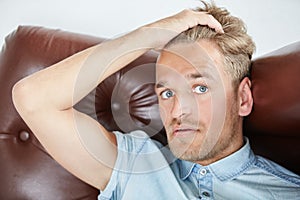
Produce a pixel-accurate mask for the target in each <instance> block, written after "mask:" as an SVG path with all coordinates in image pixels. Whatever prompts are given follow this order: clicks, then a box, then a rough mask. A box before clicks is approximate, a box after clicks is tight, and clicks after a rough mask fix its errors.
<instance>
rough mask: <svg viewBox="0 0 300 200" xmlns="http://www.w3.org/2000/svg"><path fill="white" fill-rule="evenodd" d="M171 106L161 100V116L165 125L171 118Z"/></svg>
mask: <svg viewBox="0 0 300 200" xmlns="http://www.w3.org/2000/svg"><path fill="white" fill-rule="evenodd" d="M169 109H170V106H168V105H167V104H166V103H165V102H163V101H159V114H160V118H161V120H162V122H163V124H164V125H165V124H166V123H167V122H168V121H169V120H170V119H168V118H170V116H171V115H170V114H168V113H170V110H169Z"/></svg>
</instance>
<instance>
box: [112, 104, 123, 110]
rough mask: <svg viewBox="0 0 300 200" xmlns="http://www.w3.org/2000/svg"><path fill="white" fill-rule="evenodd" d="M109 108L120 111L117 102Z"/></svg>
mask: <svg viewBox="0 0 300 200" xmlns="http://www.w3.org/2000/svg"><path fill="white" fill-rule="evenodd" d="M111 107H112V109H113V110H120V108H121V105H120V104H119V103H117V102H114V103H112V105H111Z"/></svg>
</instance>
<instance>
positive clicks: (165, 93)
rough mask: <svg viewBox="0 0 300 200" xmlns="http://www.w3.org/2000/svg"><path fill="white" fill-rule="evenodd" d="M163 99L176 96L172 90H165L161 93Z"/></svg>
mask: <svg viewBox="0 0 300 200" xmlns="http://www.w3.org/2000/svg"><path fill="white" fill-rule="evenodd" d="M160 96H161V98H162V99H169V98H171V97H172V96H174V92H173V91H172V90H165V91H163V92H162V93H161V94H160Z"/></svg>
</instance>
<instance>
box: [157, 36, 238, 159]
mask: <svg viewBox="0 0 300 200" xmlns="http://www.w3.org/2000/svg"><path fill="white" fill-rule="evenodd" d="M156 73H157V77H156V81H157V82H156V93H157V95H158V99H159V105H160V115H161V118H162V120H163V124H164V126H165V129H166V132H167V137H168V143H169V147H170V149H171V151H172V152H173V154H174V155H175V156H177V157H179V158H181V159H184V160H189V161H193V162H199V163H201V164H208V163H211V162H213V161H215V160H218V159H220V158H222V157H224V156H226V155H223V154H228V153H229V154H230V153H232V152H230V151H232V150H231V149H232V148H233V146H234V145H235V143H236V142H237V139H236V137H240V136H239V135H241V132H239V131H240V129H239V128H240V127H241V125H240V124H241V120H240V118H239V116H238V105H237V97H236V92H235V91H234V90H233V86H232V83H231V80H230V76H229V75H228V74H227V73H226V72H225V70H224V66H223V57H222V55H221V54H220V53H219V51H218V50H217V48H216V46H215V45H214V44H212V43H211V42H208V41H204V40H202V41H200V42H194V43H179V44H175V45H173V46H171V47H169V48H168V49H165V50H163V51H162V53H161V55H160V57H159V59H158V62H157V72H156Z"/></svg>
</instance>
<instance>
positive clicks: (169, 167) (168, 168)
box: [98, 131, 300, 200]
mask: <svg viewBox="0 0 300 200" xmlns="http://www.w3.org/2000/svg"><path fill="white" fill-rule="evenodd" d="M115 134H116V136H117V143H118V157H117V160H116V163H115V168H114V170H113V173H112V176H111V179H110V181H109V183H108V185H107V186H106V189H105V190H104V191H101V193H100V195H99V197H98V199H99V200H107V199H123V200H141V199H143V200H145V199H146V200H148V199H149V200H169V199H170V200H177V199H178V200H184V199H189V200H192V199H233V200H235V199H243V200H244V199H245V200H246V199H251V200H253V199H263V200H266V199H267V200H269V199H279V200H289V199H293V200H294V199H295V200H296V199H300V177H299V176H298V175H296V174H294V173H292V172H290V171H288V170H286V169H284V168H283V167H281V166H279V165H277V164H275V163H274V162H272V161H270V160H267V159H265V158H262V157H260V156H256V155H254V153H253V152H252V150H251V148H250V145H249V141H248V139H247V138H245V145H244V146H243V147H242V148H241V149H239V150H238V151H237V152H235V153H233V154H231V155H230V156H228V157H226V158H223V159H221V160H219V161H217V162H215V163H212V164H210V165H208V166H201V165H199V164H195V163H192V162H188V161H184V160H180V159H176V158H175V157H174V156H173V155H172V154H171V153H170V151H169V150H168V149H167V147H163V146H162V145H161V144H159V143H158V142H155V141H153V140H151V139H150V138H149V137H148V136H147V135H146V133H144V132H142V131H134V132H132V133H130V134H122V133H119V132H115Z"/></svg>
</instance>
